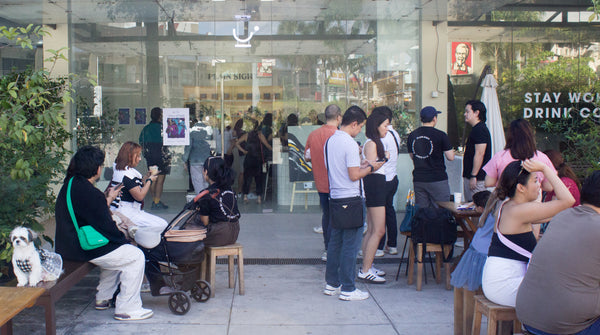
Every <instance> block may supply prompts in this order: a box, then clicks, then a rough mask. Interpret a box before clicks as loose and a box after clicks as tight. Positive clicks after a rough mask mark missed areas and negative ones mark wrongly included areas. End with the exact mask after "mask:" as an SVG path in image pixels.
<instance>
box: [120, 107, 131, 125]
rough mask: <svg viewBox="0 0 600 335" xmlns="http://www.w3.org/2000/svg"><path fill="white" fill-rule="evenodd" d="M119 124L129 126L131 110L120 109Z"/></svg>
mask: <svg viewBox="0 0 600 335" xmlns="http://www.w3.org/2000/svg"><path fill="white" fill-rule="evenodd" d="M119 124H129V108H119Z"/></svg>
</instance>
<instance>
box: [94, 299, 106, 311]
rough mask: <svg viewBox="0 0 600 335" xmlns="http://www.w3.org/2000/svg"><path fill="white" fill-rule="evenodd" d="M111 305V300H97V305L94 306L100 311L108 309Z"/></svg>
mask: <svg viewBox="0 0 600 335" xmlns="http://www.w3.org/2000/svg"><path fill="white" fill-rule="evenodd" d="M109 307H110V300H96V305H95V306H94V308H96V309H97V310H99V311H103V310H105V309H108V308H109Z"/></svg>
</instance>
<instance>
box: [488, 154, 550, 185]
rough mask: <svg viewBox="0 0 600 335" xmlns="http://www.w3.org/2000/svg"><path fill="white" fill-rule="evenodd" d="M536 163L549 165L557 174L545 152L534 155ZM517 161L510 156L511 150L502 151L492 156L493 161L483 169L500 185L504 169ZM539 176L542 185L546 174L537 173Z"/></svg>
mask: <svg viewBox="0 0 600 335" xmlns="http://www.w3.org/2000/svg"><path fill="white" fill-rule="evenodd" d="M532 159H534V160H536V161H540V162H542V163H544V164H546V165H548V166H549V167H550V168H551V169H552V171H554V173H556V169H555V168H554V165H552V162H551V161H550V158H548V156H546V154H544V153H543V152H541V151H539V150H536V152H535V154H534V155H533V158H532ZM514 161H516V159H514V158H513V157H512V156H511V154H510V150H508V149H504V150H502V151H499V152H497V153H496V154H495V155H494V156H492V159H490V161H489V162H487V164H486V165H485V166H484V167H483V170H484V171H485V173H486V174H487V175H488V176H490V177H492V178H494V179H496V183H498V179H500V175H501V174H502V171H504V168H506V166H507V165H508V164H510V163H512V162H514ZM536 173H537V176H538V180H539V181H540V184H541V183H542V182H543V181H544V180H545V179H546V178H545V177H544V173H543V172H536Z"/></svg>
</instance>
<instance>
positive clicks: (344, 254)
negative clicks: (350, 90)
mask: <svg viewBox="0 0 600 335" xmlns="http://www.w3.org/2000/svg"><path fill="white" fill-rule="evenodd" d="M366 119H367V115H366V114H365V112H364V111H363V110H362V109H361V108H360V107H358V106H351V107H350V108H348V110H346V112H345V113H344V116H343V118H342V124H341V126H340V130H337V131H336V132H335V133H334V134H333V135H332V136H331V137H330V138H329V140H328V141H327V143H326V144H325V161H326V162H327V164H328V177H329V189H330V193H329V196H330V198H331V199H341V198H350V197H357V196H360V195H361V194H362V192H361V185H360V179H362V178H363V177H364V176H366V175H368V174H370V173H372V172H373V171H375V170H377V169H379V168H380V167H381V166H382V165H383V162H369V161H366V160H364V161H362V162H361V160H360V154H359V148H358V144H357V143H356V142H355V141H354V139H353V138H354V137H355V136H356V135H358V134H359V133H360V131H361V129H362V127H363V126H364V124H365V123H366ZM362 229H363V228H362V227H358V228H350V229H337V228H334V227H331V236H330V240H329V246H328V249H327V268H326V271H325V280H326V282H327V285H326V286H325V290H324V291H323V293H325V294H326V295H335V294H340V296H339V298H340V300H346V301H350V300H364V299H367V298H369V293H367V292H364V291H361V290H359V289H357V288H356V286H355V284H354V280H355V276H356V275H355V274H356V255H357V253H358V248H359V246H360V242H361V239H362Z"/></svg>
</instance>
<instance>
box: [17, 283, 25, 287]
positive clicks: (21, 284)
mask: <svg viewBox="0 0 600 335" xmlns="http://www.w3.org/2000/svg"><path fill="white" fill-rule="evenodd" d="M25 284H26V283H25ZM25 284H23V283H18V284H17V286H18V287H23V286H25Z"/></svg>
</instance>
